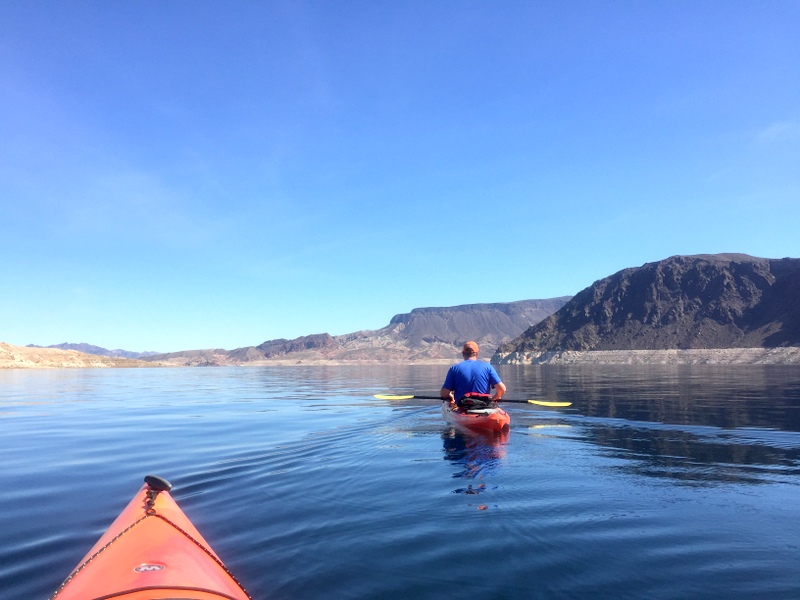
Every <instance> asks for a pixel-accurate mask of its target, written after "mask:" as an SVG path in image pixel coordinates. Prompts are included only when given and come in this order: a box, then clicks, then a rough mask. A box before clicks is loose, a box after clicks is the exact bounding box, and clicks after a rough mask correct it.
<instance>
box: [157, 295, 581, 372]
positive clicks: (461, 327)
mask: <svg viewBox="0 0 800 600" xmlns="http://www.w3.org/2000/svg"><path fill="white" fill-rule="evenodd" d="M568 300H569V296H564V297H560V298H550V299H546V300H522V301H519V302H502V303H494V304H465V305H462V306H453V307H444V308H416V309H414V310H412V311H411V312H410V313H405V314H399V315H396V316H395V317H393V318H392V319H391V321H390V322H389V325H387V326H386V327H383V328H382V329H378V330H374V331H373V330H368V331H358V332H355V333H349V334H345V335H338V336H333V335H330V334H328V333H320V334H313V335H307V336H303V337H299V338H295V339H292V340H286V339H276V340H268V341H266V342H264V343H262V344H259V345H258V346H247V347H244V348H237V349H235V350H222V349H213V350H188V351H183V352H172V353H168V354H156V355H153V356H149V357H144V360H152V361H159V362H167V363H170V364H183V365H191V366H205V365H228V364H260V363H264V364H276V363H281V362H283V363H316V362H336V361H344V362H438V361H441V362H452V361H453V360H455V359H457V358H458V357H459V356H460V355H459V351H460V346H461V345H462V344H463V343H464V342H465V341H467V340H470V339H473V340H475V341H477V342H478V344H479V345H480V346H481V355H482V357H486V358H489V357H490V356H491V355H492V353H493V352H494V350H495V349H496V348H497V346H498V345H499V344H500V343H502V342H504V341H507V340H510V339H512V338H514V337H516V336H518V335H519V334H520V333H522V332H523V331H525V330H526V329H527V328H528V327H529V326H530V325H531V324H533V323H537V322H539V321H541V320H542V319H544V318H545V317H547V316H548V315H550V314H552V313H554V312H555V311H556V310H558V309H559V308H561V307H562V306H563V305H564V304H565V303H566V302H567V301H568Z"/></svg>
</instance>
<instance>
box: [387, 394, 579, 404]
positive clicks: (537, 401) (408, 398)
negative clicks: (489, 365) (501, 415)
mask: <svg viewBox="0 0 800 600" xmlns="http://www.w3.org/2000/svg"><path fill="white" fill-rule="evenodd" d="M375 397H376V398H381V399H383V400H411V399H412V398H415V399H419V400H447V398H442V397H441V396H418V395H416V394H404V395H402V396H400V395H398V396H387V395H383V394H375ZM500 402H514V403H518V404H538V405H539V406H570V405H571V404H572V402H549V401H547V400H518V399H516V398H509V399H507V398H501V399H500Z"/></svg>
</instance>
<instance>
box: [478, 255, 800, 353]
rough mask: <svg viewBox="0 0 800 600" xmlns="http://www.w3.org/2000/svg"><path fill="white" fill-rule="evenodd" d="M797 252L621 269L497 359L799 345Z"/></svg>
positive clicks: (502, 349) (502, 350)
mask: <svg viewBox="0 0 800 600" xmlns="http://www.w3.org/2000/svg"><path fill="white" fill-rule="evenodd" d="M799 301H800V259H794V258H784V259H779V260H773V259H765V258H755V257H752V256H747V255H744V254H716V255H697V256H673V257H671V258H668V259H666V260H662V261H659V262H654V263H648V264H645V265H643V266H641V267H638V268H630V269H624V270H622V271H620V272H618V273H615V274H614V275H611V276H610V277H607V278H605V279H601V280H600V281H596V282H595V283H593V284H592V285H591V286H589V287H588V288H586V289H585V290H583V291H581V292H579V293H578V294H576V295H575V296H574V297H573V298H572V300H570V301H569V302H568V303H567V304H565V305H564V306H563V307H562V308H561V309H560V310H559V311H558V312H556V313H554V314H553V315H551V316H549V317H548V318H546V319H544V320H543V321H541V322H540V323H538V324H536V325H534V326H532V327H531V328H529V329H528V330H527V331H525V332H524V333H523V334H522V335H521V336H519V337H518V338H516V339H514V340H512V341H511V342H508V343H505V344H502V345H501V346H500V347H499V348H498V351H497V353H496V354H495V355H494V357H493V359H492V360H493V362H495V363H498V364H504V363H525V362H537V361H538V360H539V359H540V358H542V357H544V356H545V355H547V356H550V357H552V355H553V353H559V352H585V351H616V350H676V349H677V350H680V349H722V348H775V347H786V346H798V345H800V302H799Z"/></svg>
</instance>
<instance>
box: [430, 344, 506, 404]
mask: <svg viewBox="0 0 800 600" xmlns="http://www.w3.org/2000/svg"><path fill="white" fill-rule="evenodd" d="M461 356H463V357H464V361H463V362H460V363H458V364H455V365H453V366H452V367H450V370H449V371H447V377H445V380H444V385H443V386H442V390H441V391H440V392H439V395H440V396H441V397H442V400H450V401H451V402H455V403H456V404H457V405H458V406H460V407H471V406H472V407H474V406H480V405H482V404H483V405H486V404H487V403H488V402H489V401H491V402H499V401H500V398H502V397H503V394H505V393H506V386H505V384H504V383H503V382H502V381H500V377H499V375H498V374H497V371H495V370H494V367H493V366H492V365H490V364H489V363H486V362H483V361H479V360H478V344H476V343H475V342H473V341H469V342H467V343H466V344H464V348H463V349H462V350H461ZM492 388H494V396H492V395H491V389H492Z"/></svg>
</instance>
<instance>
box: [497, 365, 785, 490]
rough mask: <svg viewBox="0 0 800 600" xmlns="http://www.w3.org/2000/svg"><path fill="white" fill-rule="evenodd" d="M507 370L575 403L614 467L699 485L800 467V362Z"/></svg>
mask: <svg viewBox="0 0 800 600" xmlns="http://www.w3.org/2000/svg"><path fill="white" fill-rule="evenodd" d="M503 376H504V378H505V379H506V380H507V381H508V380H510V385H516V387H517V388H518V389H522V390H523V393H526V394H531V395H533V396H539V397H543V398H546V399H548V400H561V401H569V402H572V403H573V406H572V407H571V408H570V409H569V410H566V411H563V412H562V413H561V414H562V415H563V416H564V417H565V418H567V419H568V420H569V421H570V422H571V423H572V424H573V425H575V426H576V427H579V428H580V431H581V437H582V439H584V440H585V441H588V442H590V443H592V444H594V445H595V446H597V447H599V448H600V454H601V456H602V457H605V458H608V459H611V460H612V463H611V464H612V465H614V466H612V467H611V468H613V469H618V470H621V471H625V472H628V473H635V474H637V475H643V476H647V477H657V478H666V479H670V480H673V481H677V482H680V483H683V484H689V485H713V484H718V483H746V484H754V483H759V484H761V483H770V482H776V481H778V482H780V481H787V480H789V478H796V476H797V475H798V474H800V434H799V433H800V369H798V368H797V367H796V366H777V365H760V366H759V365H744V366H736V367H730V366H708V365H691V366H687V365H682V366H678V365H674V366H670V365H649V366H639V365H636V366H633V365H628V366H608V365H605V366H599V365H598V366H552V367H544V368H540V369H531V368H522V369H518V370H516V371H513V370H512V371H511V372H510V373H509V372H507V371H504V373H503ZM620 461H621V462H620Z"/></svg>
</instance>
